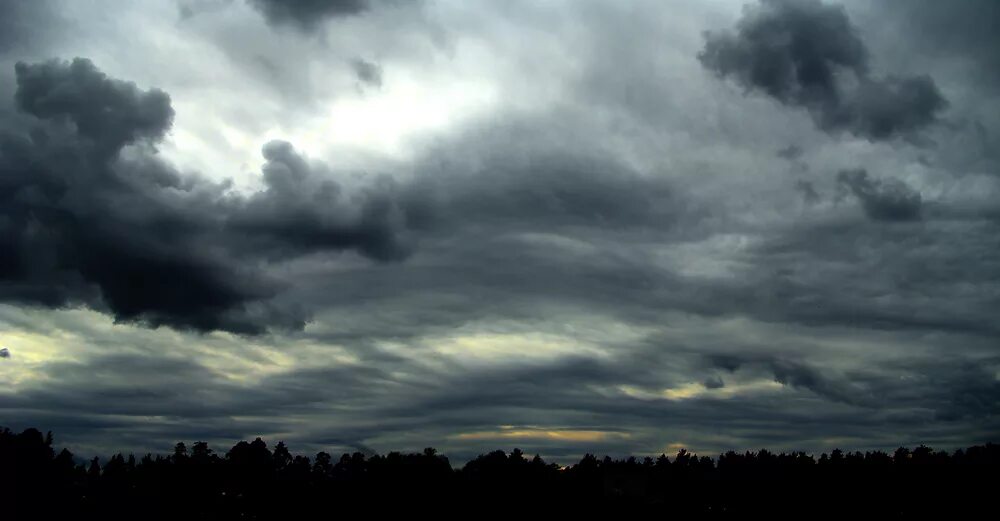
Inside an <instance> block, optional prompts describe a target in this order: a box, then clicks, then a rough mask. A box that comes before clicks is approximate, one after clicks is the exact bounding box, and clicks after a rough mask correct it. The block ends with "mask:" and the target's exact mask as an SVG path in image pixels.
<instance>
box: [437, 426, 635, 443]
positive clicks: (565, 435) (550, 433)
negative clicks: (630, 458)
mask: <svg viewBox="0 0 1000 521" xmlns="http://www.w3.org/2000/svg"><path fill="white" fill-rule="evenodd" d="M506 427H510V426H501V429H500V430H498V431H476V432H463V433H461V434H457V435H454V436H451V438H453V439H458V440H476V441H480V440H503V439H515V440H552V441H569V442H580V443H584V442H597V441H606V440H609V439H628V438H631V437H632V435H631V434H629V433H627V432H616V431H596V430H569V429H514V428H506Z"/></svg>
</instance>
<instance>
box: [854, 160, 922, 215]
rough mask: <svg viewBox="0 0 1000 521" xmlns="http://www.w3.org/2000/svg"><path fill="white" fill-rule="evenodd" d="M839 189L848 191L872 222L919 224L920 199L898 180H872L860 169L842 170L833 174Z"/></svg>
mask: <svg viewBox="0 0 1000 521" xmlns="http://www.w3.org/2000/svg"><path fill="white" fill-rule="evenodd" d="M837 183H838V184H839V186H840V187H841V189H842V190H847V191H850V192H851V193H852V194H854V197H856V198H857V199H858V201H860V202H861V206H862V208H864V210H865V214H866V215H867V216H868V217H869V218H871V219H873V220H876V221H919V220H920V219H921V205H922V199H921V197H920V192H917V191H916V190H914V189H912V188H910V187H909V186H907V185H906V183H904V182H902V181H900V180H899V179H894V178H886V179H884V180H879V179H873V178H872V177H871V176H869V175H868V172H867V171H865V170H862V169H858V170H844V171H841V172H840V173H838V174H837Z"/></svg>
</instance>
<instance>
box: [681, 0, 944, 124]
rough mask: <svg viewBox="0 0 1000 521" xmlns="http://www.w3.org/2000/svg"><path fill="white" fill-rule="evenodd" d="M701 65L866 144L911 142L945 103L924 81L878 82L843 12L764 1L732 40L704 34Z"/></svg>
mask: <svg viewBox="0 0 1000 521" xmlns="http://www.w3.org/2000/svg"><path fill="white" fill-rule="evenodd" d="M698 59H699V60H700V61H701V63H702V65H703V66H704V67H705V68H707V69H709V70H711V71H713V72H715V73H717V74H718V75H719V76H721V77H732V78H734V79H735V81H736V82H737V83H739V84H740V85H742V86H743V87H745V88H746V89H747V90H756V91H760V92H763V93H764V94H767V95H768V96H770V97H772V98H774V99H776V100H778V101H780V102H781V103H783V104H786V105H790V106H797V107H803V108H805V109H807V110H808V111H809V113H810V115H811V116H812V118H813V120H814V121H815V122H816V124H817V125H818V126H819V127H820V128H822V129H824V130H827V131H830V132H834V131H848V132H850V133H852V134H855V135H858V136H861V137H865V138H867V139H869V140H872V141H876V140H885V139H891V138H894V137H900V136H904V137H912V136H913V135H914V134H915V133H916V132H917V131H919V130H921V129H923V128H925V127H927V126H929V125H931V124H932V123H934V122H935V121H936V120H937V116H938V113H939V112H940V111H941V110H943V109H944V108H945V107H946V105H947V102H946V101H945V99H944V98H943V97H942V95H941V93H940V92H939V91H938V89H937V86H936V85H935V84H934V81H933V80H932V79H931V78H930V77H928V76H912V77H895V76H889V77H886V78H875V77H872V76H871V75H870V73H869V64H868V50H867V48H866V47H865V44H864V42H862V41H861V39H860V37H859V36H858V34H857V31H856V29H855V28H854V26H853V25H852V24H851V22H850V20H849V19H848V17H847V14H846V12H845V11H844V9H843V8H842V7H839V6H833V5H826V4H823V3H822V2H821V1H820V0H761V2H760V4H759V5H755V6H748V7H747V8H746V9H745V11H744V14H743V18H741V19H740V21H739V22H738V24H737V28H736V31H735V32H719V33H709V34H707V36H706V43H705V48H704V50H703V51H702V52H701V53H700V54H699V55H698Z"/></svg>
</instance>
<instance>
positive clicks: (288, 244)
mask: <svg viewBox="0 0 1000 521" xmlns="http://www.w3.org/2000/svg"><path fill="white" fill-rule="evenodd" d="M17 82H18V89H17V93H16V102H17V107H18V108H19V109H20V110H21V111H22V112H23V113H25V114H26V115H30V116H32V118H30V119H27V120H26V121H25V122H24V127H22V128H8V129H6V130H5V132H4V135H3V138H2V141H0V165H2V168H3V170H4V173H5V175H4V178H3V179H2V182H3V190H2V196H0V197H2V199H0V203H2V217H3V220H2V221H0V225H2V228H3V229H4V234H3V239H2V240H3V242H4V245H3V246H4V248H3V257H2V261H0V266H2V269H0V281H2V283H0V288H2V293H0V295H2V298H3V300H6V301H15V302H30V303H36V304H43V305H47V306H66V305H73V304H80V303H83V304H88V305H93V306H98V307H106V308H107V309H108V310H109V311H110V312H111V313H112V314H113V315H114V316H115V318H116V319H118V320H121V321H136V322H142V323H146V324H149V325H151V326H159V325H170V326H175V327H180V328H193V329H197V330H203V331H208V330H213V329H224V330H229V331H237V332H247V333H252V332H259V331H262V330H264V329H266V328H268V327H271V326H276V327H283V328H297V327H301V325H302V321H303V320H304V317H303V316H298V315H296V314H294V313H291V312H287V311H283V310H279V309H275V308H274V307H273V306H272V305H271V304H269V302H268V300H269V299H270V298H271V297H273V296H274V295H276V294H277V293H278V292H279V291H280V289H281V287H282V286H283V283H281V281H279V280H277V279H276V278H274V277H271V276H269V275H267V274H266V273H265V272H263V271H261V270H260V269H259V268H258V267H257V266H256V265H255V263H257V262H259V261H262V260H269V259H276V258H277V259H280V258H286V257H289V256H297V255H303V254H307V253H311V252H320V251H335V250H345V249H356V250H358V251H359V252H361V253H362V254H364V255H366V256H368V257H371V258H373V259H377V260H393V259H398V258H400V257H401V256H404V255H405V254H406V248H405V247H404V246H403V245H402V244H401V243H400V242H399V238H398V234H399V227H400V226H402V221H401V218H397V217H395V214H396V213H398V211H397V209H396V208H395V206H394V203H393V201H392V200H391V198H390V197H391V196H389V195H386V194H382V193H380V192H378V191H377V190H376V191H374V192H372V193H370V194H364V195H362V196H359V197H358V198H357V200H353V201H346V200H345V196H344V195H343V194H341V193H340V188H339V187H338V185H337V184H336V183H335V182H334V181H332V180H330V179H322V178H321V177H322V176H321V174H317V173H316V172H314V169H317V168H320V169H321V168H322V167H321V166H320V165H311V164H309V163H308V162H307V161H306V159H304V158H303V157H301V156H300V155H298V154H297V153H296V152H295V150H294V149H293V148H292V147H291V145H289V144H288V143H284V142H272V143H269V144H267V145H266V146H265V147H264V157H265V159H266V160H267V163H266V164H265V166H264V185H265V188H264V190H262V191H260V192H258V193H256V194H253V195H251V196H249V197H241V196H238V195H234V194H231V193H229V191H228V190H227V188H228V187H227V184H226V183H225V182H223V183H215V182H211V181H208V180H206V179H203V178H199V177H190V176H184V175H181V174H180V173H178V172H176V171H175V170H174V169H173V168H172V167H171V166H170V165H169V164H168V163H166V162H164V161H163V160H161V159H159V158H158V157H157V155H156V154H155V149H154V148H153V147H154V146H155V145H156V144H157V142H158V141H160V140H161V139H162V138H163V136H164V134H165V133H166V132H167V131H168V129H169V128H170V125H171V121H172V118H173V116H174V111H173V109H172V108H171V106H170V98H169V97H168V96H167V95H166V94H165V93H164V92H162V91H160V90H156V89H152V90H149V91H142V90H140V89H139V88H138V87H136V86H135V85H134V84H132V83H128V82H124V81H120V80H115V79H111V78H108V77H107V76H106V75H105V74H103V73H102V72H101V71H99V70H98V69H97V68H96V67H95V66H94V65H93V64H92V63H91V62H90V61H89V60H86V59H79V58H78V59H75V60H73V61H72V62H59V61H53V62H47V63H41V64H35V65H29V64H25V63H18V64H17ZM126 147H129V148H127V149H126Z"/></svg>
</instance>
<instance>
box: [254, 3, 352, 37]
mask: <svg viewBox="0 0 1000 521" xmlns="http://www.w3.org/2000/svg"><path fill="white" fill-rule="evenodd" d="M248 1H249V2H250V5H252V6H253V7H254V8H255V9H257V10H258V11H260V12H261V14H263V15H264V17H265V18H267V20H268V22H270V23H272V24H291V25H294V26H297V27H299V28H301V29H305V30H313V29H315V28H316V27H317V26H318V25H319V24H320V23H321V22H322V21H323V20H324V19H326V18H334V17H338V16H351V15H357V14H360V13H363V12H364V11H367V10H368V9H369V7H370V5H369V3H368V0H248Z"/></svg>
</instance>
